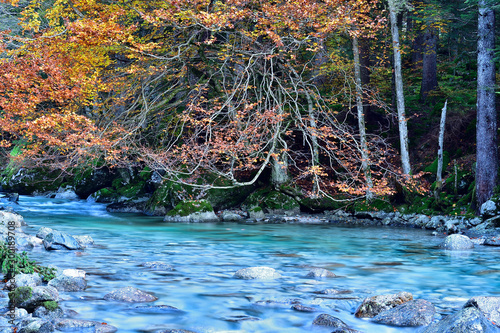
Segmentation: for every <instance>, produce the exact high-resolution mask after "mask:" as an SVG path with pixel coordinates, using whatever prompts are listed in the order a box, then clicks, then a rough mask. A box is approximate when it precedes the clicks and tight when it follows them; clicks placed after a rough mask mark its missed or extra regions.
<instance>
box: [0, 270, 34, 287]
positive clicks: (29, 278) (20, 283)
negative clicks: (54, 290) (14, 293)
mask: <svg viewBox="0 0 500 333" xmlns="http://www.w3.org/2000/svg"><path fill="white" fill-rule="evenodd" d="M41 284H42V278H41V277H40V275H39V274H38V273H32V274H24V273H21V274H16V277H15V278H13V279H11V280H9V281H8V282H7V283H6V284H5V289H8V290H14V289H16V288H17V287H36V286H39V285H41Z"/></svg>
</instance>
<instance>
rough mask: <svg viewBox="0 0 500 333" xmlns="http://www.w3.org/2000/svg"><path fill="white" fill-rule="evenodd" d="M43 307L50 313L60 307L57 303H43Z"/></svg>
mask: <svg viewBox="0 0 500 333" xmlns="http://www.w3.org/2000/svg"><path fill="white" fill-rule="evenodd" d="M42 305H43V307H44V308H46V309H47V310H49V311H54V310H56V309H57V308H58V307H59V304H57V302H56V301H45V302H43V303H42Z"/></svg>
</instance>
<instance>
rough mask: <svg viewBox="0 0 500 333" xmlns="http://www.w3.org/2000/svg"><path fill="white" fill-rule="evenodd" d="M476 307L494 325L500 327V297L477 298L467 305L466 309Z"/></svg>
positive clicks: (473, 298) (469, 301)
mask: <svg viewBox="0 0 500 333" xmlns="http://www.w3.org/2000/svg"><path fill="white" fill-rule="evenodd" d="M470 307H474V308H476V309H478V310H479V311H481V312H482V314H483V315H484V316H485V317H486V318H488V320H490V321H491V322H492V323H494V324H495V325H497V326H500V297H499V296H476V297H472V298H471V299H470V300H468V301H467V303H465V305H464V308H470Z"/></svg>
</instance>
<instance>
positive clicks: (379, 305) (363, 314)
mask: <svg viewBox="0 0 500 333" xmlns="http://www.w3.org/2000/svg"><path fill="white" fill-rule="evenodd" d="M412 299H413V295H412V294H411V293H408V292H404V291H403V292H400V293H397V294H392V295H377V296H373V297H370V298H366V299H365V300H364V301H363V303H362V304H361V305H360V306H359V307H358V309H357V310H356V313H355V314H354V315H355V316H356V317H358V318H373V317H375V316H376V315H378V314H379V313H381V312H382V311H386V310H389V309H392V308H394V307H396V306H398V305H400V304H403V303H405V302H408V301H411V300H412Z"/></svg>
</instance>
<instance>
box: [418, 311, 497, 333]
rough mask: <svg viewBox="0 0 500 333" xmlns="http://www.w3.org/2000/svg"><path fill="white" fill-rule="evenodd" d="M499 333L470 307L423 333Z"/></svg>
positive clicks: (479, 312)
mask: <svg viewBox="0 0 500 333" xmlns="http://www.w3.org/2000/svg"><path fill="white" fill-rule="evenodd" d="M443 332H450V333H453V332H456V333H465V332H467V333H498V328H496V327H495V326H494V325H493V324H492V323H491V322H490V321H489V320H488V319H487V318H486V317H485V316H484V315H483V314H482V312H481V311H479V310H478V309H477V308H475V307H468V308H465V309H461V310H460V311H458V312H456V313H454V314H452V315H449V316H447V317H445V318H444V319H442V320H440V321H439V322H437V323H435V324H432V325H431V326H429V327H427V328H426V329H425V330H424V331H423V332H422V333H443Z"/></svg>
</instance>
